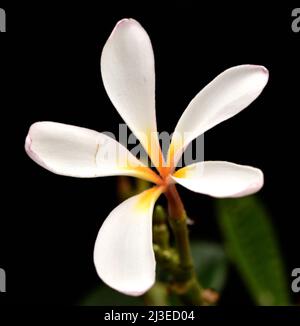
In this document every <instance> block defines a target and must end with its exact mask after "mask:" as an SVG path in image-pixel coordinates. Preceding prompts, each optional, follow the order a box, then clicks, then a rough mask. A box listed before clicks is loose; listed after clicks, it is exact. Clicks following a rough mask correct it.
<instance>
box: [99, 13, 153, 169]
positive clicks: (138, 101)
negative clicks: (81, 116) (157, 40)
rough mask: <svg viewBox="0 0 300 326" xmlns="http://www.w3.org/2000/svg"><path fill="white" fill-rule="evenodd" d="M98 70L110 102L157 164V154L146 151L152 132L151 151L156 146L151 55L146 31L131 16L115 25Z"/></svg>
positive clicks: (150, 46)
mask: <svg viewBox="0 0 300 326" xmlns="http://www.w3.org/2000/svg"><path fill="white" fill-rule="evenodd" d="M101 73H102V79H103V84H104V87H105V89H106V92H107V94H108V96H109V98H110V100H111V101H112V103H113V105H114V106H115V108H116V109H117V110H118V112H119V114H120V115H121V117H122V118H123V119H124V121H125V122H126V123H127V125H128V126H129V128H130V129H131V130H132V132H133V133H134V134H135V136H136V137H137V138H138V139H139V140H140V142H141V143H142V145H143V146H144V147H145V149H146V151H147V152H148V154H149V155H150V156H151V159H152V160H153V161H154V162H153V163H154V164H157V163H158V161H157V158H156V157H155V156H158V155H154V154H153V155H151V153H150V152H149V151H150V149H149V143H150V142H151V140H150V138H151V133H152V132H154V133H155V134H154V135H153V136H152V137H153V140H152V141H153V145H152V148H151V150H152V152H154V150H157V146H158V145H157V144H158V141H157V139H158V138H157V134H156V131H157V127H156V116H155V71H154V56H153V50H152V45H151V41H150V39H149V36H148V34H147V33H146V31H145V30H144V29H143V27H142V26H141V25H140V24H139V23H138V22H137V21H135V20H134V19H123V20H121V21H120V22H118V24H117V25H116V27H115V28H114V30H113V32H112V33H111V35H110V37H109V39H108V40H107V42H106V44H105V46H104V48H103V51H102V56H101ZM150 146H151V143H150Z"/></svg>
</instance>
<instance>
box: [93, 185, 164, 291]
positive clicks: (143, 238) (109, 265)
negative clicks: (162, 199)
mask: <svg viewBox="0 0 300 326" xmlns="http://www.w3.org/2000/svg"><path fill="white" fill-rule="evenodd" d="M160 194H161V188H158V187H153V188H152V189H149V190H146V191H144V192H142V193H141V194H139V195H136V196H134V197H131V198H129V199H127V200H125V201H124V202H123V203H121V204H120V205H119V206H118V207H116V208H115V209H114V210H113V211H112V212H111V213H110V214H109V216H108V217H107V218H106V220H105V221H104V223H103V224H102V226H101V228H100V230H99V233H98V236H97V240H96V243H95V249H94V263H95V266H96V270H97V273H98V275H99V277H100V278H101V279H102V280H103V281H104V282H105V283H106V284H107V285H109V286H110V287H112V288H113V289H115V290H117V291H119V292H122V293H125V294H127V295H133V296H137V295H141V294H143V293H144V292H146V291H147V290H148V289H149V288H150V287H151V286H152V285H153V284H154V282H155V257H154V253H153V247H152V213H153V207H154V204H155V201H156V200H157V198H158V197H159V195H160Z"/></svg>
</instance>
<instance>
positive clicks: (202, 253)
mask: <svg viewBox="0 0 300 326" xmlns="http://www.w3.org/2000/svg"><path fill="white" fill-rule="evenodd" d="M191 249H192V255H193V258H194V263H195V268H196V273H197V276H198V277H199V281H200V282H201V284H202V286H203V287H204V288H210V289H213V290H216V291H217V292H221V291H222V289H223V287H224V285H225V281H226V277H227V270H228V264H227V258H226V255H225V253H224V250H223V249H222V247H221V246H220V245H219V244H217V243H210V242H192V243H191Z"/></svg>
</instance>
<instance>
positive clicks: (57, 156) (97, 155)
mask: <svg viewBox="0 0 300 326" xmlns="http://www.w3.org/2000/svg"><path fill="white" fill-rule="evenodd" d="M25 149H26V152H27V154H28V155H29V156H30V157H31V158H32V159H33V160H34V161H35V162H36V163H38V164H39V165H41V166H43V167H44V168H46V169H47V170H49V171H51V172H54V173H56V174H61V175H67V176H72V177H80V178H91V177H101V176H109V175H128V176H135V177H139V178H143V179H146V180H149V181H152V182H158V180H159V178H158V176H157V175H156V174H155V173H154V172H153V171H152V170H151V169H149V168H148V167H146V166H145V165H143V164H142V163H141V162H140V161H139V160H138V159H137V158H136V157H134V156H133V155H132V154H131V153H130V152H129V151H128V150H127V149H126V148H125V147H124V146H122V145H121V144H120V143H118V142H117V141H116V140H114V139H113V138H111V137H109V136H107V135H105V134H101V133H98V132H96V131H94V130H90V129H85V128H81V127H76V126H71V125H66V124H62V123H56V122H47V121H44V122H37V123H34V124H33V125H32V126H31V127H30V129H29V133H28V135H27V138H26V142H25Z"/></svg>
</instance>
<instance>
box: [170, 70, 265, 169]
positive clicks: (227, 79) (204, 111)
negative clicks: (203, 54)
mask: <svg viewBox="0 0 300 326" xmlns="http://www.w3.org/2000/svg"><path fill="white" fill-rule="evenodd" d="M268 76H269V74H268V71H267V69H266V68H264V67H262V66H255V65H241V66H236V67H233V68H230V69H228V70H225V71H224V72H223V73H221V74H220V75H219V76H217V77H216V78H215V79H214V80H213V81H212V82H211V83H209V84H208V85H207V86H206V87H205V88H204V89H202V90H201V91H200V92H199V93H198V95H196V97H195V98H194V99H193V100H192V101H191V102H190V104H189V105H188V107H187V108H186V110H185V111H184V113H183V114H182V116H181V118H180V119H179V121H178V123H177V126H176V128H175V131H174V136H173V139H172V142H171V146H170V150H169V161H171V163H172V160H174V166H176V164H177V162H178V160H179V159H180V156H181V154H182V152H183V151H184V149H185V148H186V146H187V145H188V144H189V143H190V142H191V141H192V140H193V139H195V138H197V137H198V136H200V135H201V134H203V133H204V132H205V131H207V130H209V129H211V128H212V127H214V126H215V125H217V124H218V123H220V122H222V121H224V120H227V119H229V118H231V117H233V116H234V115H235V114H237V113H239V112H240V111H241V110H243V109H244V108H246V107H247V106H248V105H249V104H250V103H251V102H252V101H254V100H255V99H256V98H257V97H258V95H259V94H260V93H261V92H262V90H263V88H264V87H265V85H266V84H267V81H268ZM172 156H173V157H172Z"/></svg>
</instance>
